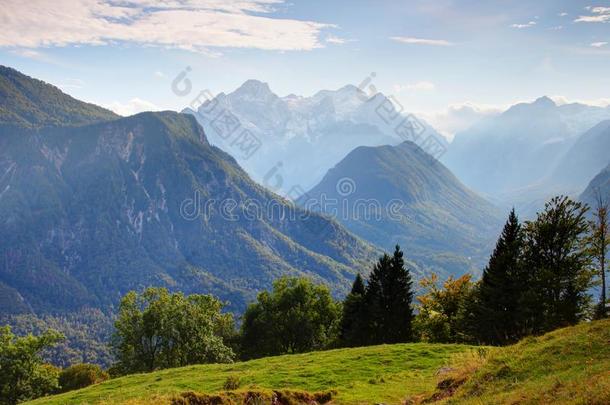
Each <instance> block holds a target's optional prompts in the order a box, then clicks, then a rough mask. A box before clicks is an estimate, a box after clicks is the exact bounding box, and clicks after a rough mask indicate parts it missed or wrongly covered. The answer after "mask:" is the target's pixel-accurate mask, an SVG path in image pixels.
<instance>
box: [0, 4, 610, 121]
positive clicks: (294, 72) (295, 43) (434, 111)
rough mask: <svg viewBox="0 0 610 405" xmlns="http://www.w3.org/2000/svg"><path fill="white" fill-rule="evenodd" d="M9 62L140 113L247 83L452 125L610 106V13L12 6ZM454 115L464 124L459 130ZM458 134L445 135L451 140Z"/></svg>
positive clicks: (523, 8)
mask: <svg viewBox="0 0 610 405" xmlns="http://www.w3.org/2000/svg"><path fill="white" fill-rule="evenodd" d="M0 26H1V30H0V63H1V64H4V65H9V66H12V67H15V68H17V69H19V70H21V71H23V72H24V73H26V74H29V75H31V76H35V77H37V78H41V79H43V80H45V81H48V82H50V83H52V84H55V85H57V86H59V87H60V88H62V89H63V90H64V91H66V92H68V93H69V94H71V95H73V96H75V97H77V98H80V99H84V100H87V101H92V102H95V103H98V104H102V105H104V106H108V107H111V108H113V109H115V110H117V111H119V112H122V113H124V114H128V113H130V112H137V111H140V110H142V109H160V108H162V109H181V108H182V107H184V106H185V105H186V104H188V102H189V101H190V100H188V97H179V96H176V95H175V94H173V93H172V92H171V87H170V83H171V81H172V79H173V78H174V77H175V76H176V75H177V74H178V73H179V72H181V71H182V70H184V69H185V67H186V66H190V68H191V71H190V73H189V78H190V79H191V81H192V83H193V86H194V87H195V88H201V89H210V90H211V91H212V92H213V93H217V92H220V91H225V92H227V91H232V90H234V89H235V88H236V87H238V86H239V85H240V84H241V83H242V82H244V81H245V80H247V79H251V78H254V79H259V80H262V81H266V82H268V83H269V85H270V86H271V89H272V90H273V91H274V92H276V93H278V94H279V95H287V94H290V93H296V94H301V95H311V94H313V93H315V92H317V91H318V90H321V89H336V88H339V87H342V86H344V85H346V84H354V85H358V84H359V83H361V82H362V81H363V80H364V79H365V78H366V77H368V76H369V75H370V74H371V73H373V72H374V73H375V78H374V79H373V84H374V85H375V87H376V88H377V89H379V90H380V91H382V92H384V93H386V94H388V95H390V94H393V95H395V96H396V97H397V98H398V99H399V100H400V101H401V102H402V103H403V104H404V106H405V108H406V109H408V110H409V111H415V112H422V113H425V114H424V115H425V116H426V117H428V118H429V119H431V120H432V121H434V123H438V125H440V126H443V124H442V123H441V122H442V121H443V120H445V121H448V122H449V121H451V120H452V119H459V114H458V113H460V112H461V110H462V109H461V107H462V106H463V105H466V106H467V107H469V110H468V111H466V113H473V112H472V111H470V109H472V110H474V114H475V115H476V114H477V113H481V112H485V111H487V110H493V109H494V108H495V107H504V106H506V105H508V104H511V103H514V102H516V101H520V100H532V99H535V98H537V97H539V96H542V95H553V96H563V97H565V98H567V99H568V100H587V101H589V102H592V103H593V102H597V103H603V102H604V100H600V99H606V102H608V99H610V94H609V93H608V89H610V74H609V73H608V72H610V1H595V2H590V1H560V0H559V1H558V0H553V1H551V0H547V1H545V0H537V1H531V0H529V1H526V0H523V1H466V0H464V1H458V0H454V1H451V0H434V1H397V0H394V1H383V0H382V1H373V0H371V1H357V0H336V1H332V0H326V1H316V0H292V1H282V0H226V1H222V0H184V1H183V0H166V1H162V2H153V1H149V0H131V1H130V0H113V1H104V0H98V1H94V0H55V1H46V0H42V1H41V0H35V1H23V0H2V7H1V8H0ZM452 114H454V115H455V114H458V116H456V117H454V116H452ZM442 129H443V130H445V129H446V128H442Z"/></svg>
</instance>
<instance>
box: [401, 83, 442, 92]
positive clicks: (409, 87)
mask: <svg viewBox="0 0 610 405" xmlns="http://www.w3.org/2000/svg"><path fill="white" fill-rule="evenodd" d="M435 88H436V86H435V85H434V83H432V82H426V81H422V82H417V83H411V84H404V85H403V84H396V85H394V91H395V92H396V93H401V92H403V91H433V90H434V89H435Z"/></svg>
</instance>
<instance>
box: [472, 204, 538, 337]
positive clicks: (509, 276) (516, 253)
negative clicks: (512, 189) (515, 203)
mask: <svg viewBox="0 0 610 405" xmlns="http://www.w3.org/2000/svg"><path fill="white" fill-rule="evenodd" d="M522 256H523V231H522V228H521V225H520V224H519V219H518V218H517V215H516V214H515V210H514V209H513V210H512V211H511V212H510V214H509V216H508V220H507V221H506V224H505V225H504V229H503V230H502V234H501V235H500V238H499V239H498V241H497V243H496V248H495V249H494V251H493V253H492V255H491V257H490V259H489V264H488V265H487V267H486V268H485V270H484V272H483V277H482V279H481V282H480V285H479V288H478V292H477V299H476V303H475V305H474V315H475V316H474V327H473V328H472V331H473V332H474V334H475V336H476V337H477V338H478V340H480V341H481V342H483V343H487V344H506V343H511V342H514V341H516V340H518V339H519V337H521V336H522V333H523V330H522V326H521V325H520V303H521V302H522V297H523V293H524V291H526V290H527V288H528V286H527V279H526V278H525V274H524V270H523V260H522Z"/></svg>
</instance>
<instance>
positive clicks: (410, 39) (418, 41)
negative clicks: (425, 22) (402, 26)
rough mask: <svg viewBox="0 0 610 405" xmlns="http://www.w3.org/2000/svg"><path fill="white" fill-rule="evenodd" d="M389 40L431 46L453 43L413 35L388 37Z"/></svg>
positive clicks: (450, 44)
mask: <svg viewBox="0 0 610 405" xmlns="http://www.w3.org/2000/svg"><path fill="white" fill-rule="evenodd" d="M390 39H391V40H394V41H397V42H402V43H404V44H416V45H432V46H452V45H453V44H452V43H451V42H449V41H447V40H444V39H425V38H415V37H390Z"/></svg>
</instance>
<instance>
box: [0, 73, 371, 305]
mask: <svg viewBox="0 0 610 405" xmlns="http://www.w3.org/2000/svg"><path fill="white" fill-rule="evenodd" d="M2 72H7V70H2ZM9 73H10V75H13V76H14V75H16V73H15V71H12V70H10V72H9ZM3 74H4V73H3ZM2 80H6V78H3V79H2ZM18 81H20V82H24V83H26V86H25V88H29V87H32V86H37V87H40V86H42V84H41V83H42V82H39V81H35V80H33V79H30V78H28V77H27V76H25V75H21V74H18ZM43 87H44V86H43ZM41 90H42V91H43V92H47V91H48V92H50V93H53V92H55V90H56V89H54V88H51V87H49V88H48V89H46V90H45V89H44V88H43V89H41ZM57 97H59V99H62V98H63V99H64V100H69V103H72V104H70V105H71V106H70V108H64V109H62V110H60V113H59V116H58V117H55V116H53V115H52V113H53V111H55V110H50V109H49V108H48V107H46V106H38V105H36V104H35V103H34V104H33V108H34V111H42V112H46V115H41V117H42V118H41V119H40V120H38V121H36V120H19V119H17V120H15V122H9V123H10V124H11V125H9V126H2V127H0V240H2V243H1V244H0V258H1V259H2V260H0V295H2V297H3V299H0V314H7V313H21V312H35V313H65V312H70V311H75V310H78V309H79V308H82V307H97V308H101V309H103V310H105V311H112V309H113V308H114V307H115V305H116V304H117V302H118V300H119V298H120V297H121V295H122V294H124V293H125V292H127V291H128V290H130V289H141V288H144V287H146V286H150V285H155V286H165V287H167V288H170V289H172V290H181V291H184V292H186V293H193V292H198V293H214V294H216V295H218V296H220V297H221V299H223V300H229V301H231V308H232V309H234V310H241V309H243V308H244V306H245V305H246V303H247V302H248V301H249V300H250V299H252V298H253V297H254V296H255V294H256V292H257V291H258V290H260V289H262V288H268V287H269V286H270V283H271V282H272V280H273V279H275V278H276V277H278V276H281V275H288V274H290V275H306V276H309V277H312V278H313V279H314V280H317V281H318V282H324V283H327V284H328V285H329V286H330V287H331V288H332V289H333V291H334V292H335V293H336V294H340V293H342V292H345V291H347V289H348V288H349V285H350V282H351V280H352V279H353V276H354V274H355V273H356V272H358V271H361V272H365V271H367V268H368V264H369V261H370V260H372V258H373V257H374V256H375V255H376V254H377V251H376V249H374V248H373V247H372V246H370V245H368V244H367V243H365V242H363V241H362V240H360V239H359V238H357V237H355V236H354V235H352V234H351V233H349V232H347V231H346V230H345V229H344V228H343V227H341V226H340V225H339V224H337V223H336V222H333V221H330V220H328V219H326V218H323V217H321V216H319V215H316V214H306V213H305V212H304V211H303V210H301V209H300V208H298V207H295V206H294V205H293V204H290V203H289V202H287V201H286V200H284V199H282V198H280V197H278V196H277V195H274V194H273V193H271V192H269V191H267V190H266V189H265V188H263V187H261V186H259V185H258V184H256V183H254V182H253V181H252V180H250V178H249V177H248V175H247V174H246V173H245V172H244V171H243V170H242V169H241V168H240V167H239V165H238V164H237V163H236V162H235V160H234V159H233V158H231V157H230V156H229V155H227V154H226V153H224V152H222V151H221V150H220V149H218V148H215V147H213V146H211V145H210V144H209V143H208V141H207V139H206V136H205V133H204V131H203V129H202V128H201V127H200V126H199V125H198V124H197V122H196V121H195V119H194V118H193V117H192V116H189V115H185V114H178V113H174V112H157V113H141V114H137V115H134V116H131V117H126V118H118V119H116V118H115V116H114V115H113V114H106V113H105V112H104V111H105V110H103V109H96V108H93V107H91V106H90V105H88V104H85V103H82V105H81V104H78V103H79V102H78V101H76V104H74V102H73V101H72V100H74V99H71V98H68V96H65V95H64V96H62V95H61V94H60V95H58V96H57ZM0 98H1V99H2V100H4V101H3V102H4V108H5V111H19V109H20V106H11V104H10V100H11V98H8V97H7V94H5V93H0ZM22 98H28V99H29V100H32V98H29V97H26V95H23V97H21V96H19V95H17V98H15V99H16V100H19V99H22ZM67 102H68V101H67ZM69 111H75V115H74V116H71V115H70V114H69V113H68V112H69ZM82 111H86V112H87V113H82ZM24 116H25V115H24ZM104 117H105V118H106V119H102V118H104ZM87 121H89V124H85V122H87ZM91 121H93V122H95V123H91ZM49 122H51V123H59V124H61V125H53V126H47V125H46V124H47V123H49ZM41 123H44V124H45V127H43V128H32V125H33V124H36V125H39V124H41ZM75 123H78V124H82V125H79V126H74V125H73V124H75ZM64 124H65V125H64ZM247 201H255V202H258V203H260V204H261V205H262V206H264V207H266V206H273V207H275V209H277V210H279V211H278V212H279V213H283V214H285V215H284V216H281V215H279V214H276V215H262V216H254V217H252V216H251V215H248V214H251V212H250V211H248V209H247V206H246V203H247ZM223 202H228V203H229V204H228V205H230V206H231V207H233V208H232V209H231V211H230V212H229V213H228V214H227V213H226V212H224V211H223V206H219V205H214V204H220V203H223ZM207 203H210V205H209V206H208V205H207ZM185 207H186V210H185ZM274 212H276V211H274ZM322 235H323V236H322ZM4 297H8V299H4Z"/></svg>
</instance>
